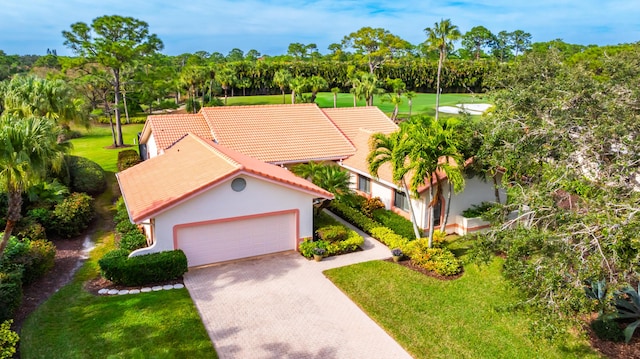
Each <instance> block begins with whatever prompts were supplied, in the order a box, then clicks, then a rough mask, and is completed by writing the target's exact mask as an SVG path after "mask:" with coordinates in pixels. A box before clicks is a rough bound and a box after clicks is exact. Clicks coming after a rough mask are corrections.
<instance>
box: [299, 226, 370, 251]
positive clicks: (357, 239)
mask: <svg viewBox="0 0 640 359" xmlns="http://www.w3.org/2000/svg"><path fill="white" fill-rule="evenodd" d="M347 233H348V237H347V238H346V239H344V240H342V241H335V242H329V241H326V240H319V241H312V240H305V241H303V242H302V243H300V246H299V247H298V249H299V251H300V254H302V256H304V257H306V258H311V257H313V254H314V251H315V249H316V248H320V249H323V250H324V251H325V255H326V256H334V255H337V254H343V253H350V252H353V251H355V250H357V249H358V248H359V247H360V246H362V245H363V244H364V238H362V237H361V236H360V235H359V234H358V233H357V232H356V231H351V230H347Z"/></svg>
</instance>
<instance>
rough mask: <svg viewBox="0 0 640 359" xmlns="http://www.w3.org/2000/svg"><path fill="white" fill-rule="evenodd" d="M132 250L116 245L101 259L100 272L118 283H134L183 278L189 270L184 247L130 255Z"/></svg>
mask: <svg viewBox="0 0 640 359" xmlns="http://www.w3.org/2000/svg"><path fill="white" fill-rule="evenodd" d="M128 255H129V251H127V250H124V249H116V250H114V251H111V252H108V253H107V254H105V255H104V256H103V257H102V259H100V260H99V261H98V264H99V265H100V274H101V275H102V276H103V277H104V278H106V279H108V280H110V281H112V282H113V283H115V284H120V285H127V286H134V285H145V284H151V283H157V282H164V281H167V280H173V279H177V278H180V277H181V276H182V275H183V274H184V273H186V272H187V270H188V267H187V256H185V254H184V252H182V251H181V250H175V251H165V252H158V253H151V254H146V255H143V256H136V257H131V258H129V257H128Z"/></svg>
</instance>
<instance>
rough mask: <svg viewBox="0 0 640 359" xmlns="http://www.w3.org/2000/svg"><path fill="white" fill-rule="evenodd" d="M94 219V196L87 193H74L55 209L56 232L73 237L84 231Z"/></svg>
mask: <svg viewBox="0 0 640 359" xmlns="http://www.w3.org/2000/svg"><path fill="white" fill-rule="evenodd" d="M92 219H93V198H91V196H89V195H87V194H85V193H72V194H71V195H70V196H69V197H67V198H65V199H64V201H62V202H61V203H59V204H57V205H56V207H55V208H54V210H53V223H54V228H53V230H54V231H55V234H56V235H58V236H59V237H62V238H71V237H73V236H77V235H79V234H80V233H82V231H84V230H85V229H86V228H87V226H88V225H89V223H90V222H91V220H92Z"/></svg>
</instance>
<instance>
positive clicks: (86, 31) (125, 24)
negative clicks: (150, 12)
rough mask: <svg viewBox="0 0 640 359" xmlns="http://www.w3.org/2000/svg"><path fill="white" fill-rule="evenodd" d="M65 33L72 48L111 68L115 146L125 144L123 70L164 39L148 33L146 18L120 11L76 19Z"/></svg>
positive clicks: (89, 59)
mask: <svg viewBox="0 0 640 359" xmlns="http://www.w3.org/2000/svg"><path fill="white" fill-rule="evenodd" d="M62 35H63V36H64V38H65V42H64V44H65V46H67V47H69V48H71V50H73V52H75V53H76V54H78V55H80V56H82V57H84V58H86V59H87V60H88V61H92V62H97V63H99V64H101V65H103V66H105V67H107V68H109V69H110V70H111V73H112V75H113V88H114V96H115V101H114V102H115V106H114V108H115V114H116V132H117V136H116V143H114V146H116V147H118V146H122V145H123V144H124V141H123V139H122V122H121V120H120V95H121V94H120V81H121V78H120V72H121V71H122V69H123V68H124V66H126V65H130V64H131V63H132V62H133V61H134V60H136V59H138V58H141V57H144V56H148V55H151V54H153V53H155V52H156V51H159V50H161V49H162V48H163V44H162V41H160V39H159V38H158V37H157V36H156V35H155V34H149V25H148V24H147V23H146V22H144V21H141V20H137V19H134V18H132V17H122V16H118V15H111V16H101V17H98V18H96V19H94V20H93V21H92V23H91V26H89V25H87V24H85V23H83V22H77V23H75V24H72V25H71V31H63V32H62Z"/></svg>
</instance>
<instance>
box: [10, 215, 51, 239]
mask: <svg viewBox="0 0 640 359" xmlns="http://www.w3.org/2000/svg"><path fill="white" fill-rule="evenodd" d="M16 230H17V231H16V237H18V238H20V239H22V238H29V239H34V240H37V239H40V240H46V239H47V233H46V229H45V227H44V226H43V225H42V224H40V223H38V222H37V221H36V220H34V219H33V218H30V217H23V218H22V220H20V222H19V223H18V226H17V228H16Z"/></svg>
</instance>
